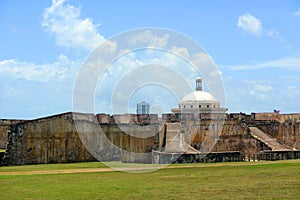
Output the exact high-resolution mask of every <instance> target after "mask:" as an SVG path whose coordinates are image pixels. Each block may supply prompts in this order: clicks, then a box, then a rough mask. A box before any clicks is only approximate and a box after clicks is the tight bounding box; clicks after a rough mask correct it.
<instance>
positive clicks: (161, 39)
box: [130, 30, 170, 48]
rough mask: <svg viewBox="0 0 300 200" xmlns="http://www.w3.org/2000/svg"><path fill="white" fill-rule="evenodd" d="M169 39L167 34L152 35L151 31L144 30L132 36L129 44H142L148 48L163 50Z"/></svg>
mask: <svg viewBox="0 0 300 200" xmlns="http://www.w3.org/2000/svg"><path fill="white" fill-rule="evenodd" d="M169 37H170V36H169V35H168V34H164V35H154V34H153V33H152V32H151V31H148V30H146V31H144V32H142V33H140V34H135V35H133V37H131V38H130V43H131V44H132V45H137V44H142V45H147V46H149V47H153V46H154V47H156V48H158V47H160V48H163V47H165V46H166V45H167V43H168V39H169Z"/></svg>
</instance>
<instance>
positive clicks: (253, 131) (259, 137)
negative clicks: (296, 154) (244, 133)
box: [249, 127, 292, 151]
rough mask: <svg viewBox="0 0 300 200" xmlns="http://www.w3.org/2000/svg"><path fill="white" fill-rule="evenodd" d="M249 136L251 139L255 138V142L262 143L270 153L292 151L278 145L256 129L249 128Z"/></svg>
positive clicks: (274, 140)
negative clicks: (270, 150) (269, 149)
mask: <svg viewBox="0 0 300 200" xmlns="http://www.w3.org/2000/svg"><path fill="white" fill-rule="evenodd" d="M249 129H250V134H251V136H252V137H254V138H256V139H257V140H259V141H261V142H263V143H264V144H265V145H267V146H268V147H269V148H271V149H272V151H291V150H292V149H291V148H289V147H287V146H285V145H283V144H281V143H279V142H278V141H277V139H276V138H273V137H271V136H270V135H268V134H266V133H264V132H263V131H262V130H260V129H259V128H257V127H249Z"/></svg>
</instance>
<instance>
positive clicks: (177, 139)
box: [164, 122, 199, 154]
mask: <svg viewBox="0 0 300 200" xmlns="http://www.w3.org/2000/svg"><path fill="white" fill-rule="evenodd" d="M164 152H165V153H188V154H198V153H199V151H197V150H196V149H194V148H193V147H191V146H190V145H188V144H187V143H186V142H185V140H184V134H182V133H181V126H180V122H177V123H166V146H165V149H164Z"/></svg>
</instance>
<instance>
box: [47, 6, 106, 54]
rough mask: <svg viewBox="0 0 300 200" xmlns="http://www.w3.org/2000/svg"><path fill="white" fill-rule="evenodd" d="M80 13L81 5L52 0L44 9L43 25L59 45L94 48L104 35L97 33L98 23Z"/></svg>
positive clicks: (102, 39)
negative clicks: (76, 5)
mask: <svg viewBox="0 0 300 200" xmlns="http://www.w3.org/2000/svg"><path fill="white" fill-rule="evenodd" d="M80 15H81V9H80V7H75V6H73V5H70V4H65V0H52V5H51V6H50V7H47V8H46V9H45V11H44V14H43V21H42V26H43V27H44V28H45V29H46V30H47V31H48V32H49V34H50V35H51V36H53V37H54V38H55V40H56V42H57V45H59V46H62V47H68V48H78V49H84V50H92V49H94V48H96V47H97V46H98V45H99V44H101V42H103V41H104V37H103V36H102V35H100V34H99V33H97V28H98V26H99V25H98V24H94V23H93V20H92V19H90V18H84V19H83V18H81V16H80Z"/></svg>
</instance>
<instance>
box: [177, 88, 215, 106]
mask: <svg viewBox="0 0 300 200" xmlns="http://www.w3.org/2000/svg"><path fill="white" fill-rule="evenodd" d="M184 102H216V103H217V102H218V100H217V99H216V98H215V97H214V96H213V95H211V94H210V93H208V92H204V91H195V92H191V93H189V94H187V95H185V96H184V97H183V98H182V100H181V101H180V103H184Z"/></svg>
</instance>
